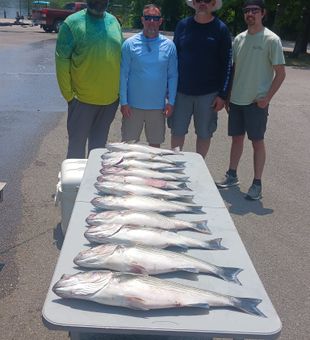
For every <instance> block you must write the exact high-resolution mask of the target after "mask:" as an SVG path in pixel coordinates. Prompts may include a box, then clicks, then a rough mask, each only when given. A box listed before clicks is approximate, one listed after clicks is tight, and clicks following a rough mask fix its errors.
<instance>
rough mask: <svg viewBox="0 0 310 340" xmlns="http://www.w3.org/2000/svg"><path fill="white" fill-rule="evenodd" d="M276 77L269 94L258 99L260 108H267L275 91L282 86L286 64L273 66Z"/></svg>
mask: <svg viewBox="0 0 310 340" xmlns="http://www.w3.org/2000/svg"><path fill="white" fill-rule="evenodd" d="M273 69H274V72H275V77H274V78H273V81H272V83H271V86H270V89H269V91H268V93H267V95H266V96H265V97H263V98H260V99H257V101H256V102H257V106H258V107H260V108H262V109H263V108H265V107H266V106H267V105H268V104H269V103H270V101H271V99H272V97H273V96H274V95H275V93H276V92H277V91H278V90H279V88H280V86H281V85H282V83H283V81H284V79H285V76H286V73H285V66H284V65H274V66H273Z"/></svg>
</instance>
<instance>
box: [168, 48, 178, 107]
mask: <svg viewBox="0 0 310 340" xmlns="http://www.w3.org/2000/svg"><path fill="white" fill-rule="evenodd" d="M177 86H178V58H177V51H176V47H175V44H174V43H172V44H171V50H170V56H169V62H168V103H169V104H171V105H174V102H175V97H176V94H177Z"/></svg>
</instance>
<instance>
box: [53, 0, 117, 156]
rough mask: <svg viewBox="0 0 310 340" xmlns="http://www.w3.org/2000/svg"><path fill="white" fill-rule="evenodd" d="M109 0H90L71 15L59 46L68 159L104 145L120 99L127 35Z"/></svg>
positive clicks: (57, 72)
mask: <svg viewBox="0 0 310 340" xmlns="http://www.w3.org/2000/svg"><path fill="white" fill-rule="evenodd" d="M107 6H108V0H87V9H85V10H82V11H80V12H77V13H74V14H72V15H70V16H69V17H67V19H66V20H65V21H64V23H63V25H62V26H61V29H60V31H59V34H58V39H57V44H56V56H55V57H56V74H57V80H58V84H59V87H60V91H61V93H62V95H63V97H64V98H65V99H66V101H67V102H68V119H67V129H68V137H69V144H68V153H67V158H85V147H86V142H87V141H88V153H89V152H90V151H91V150H92V149H94V148H100V147H101V148H102V147H104V146H105V144H106V141H107V137H108V133H109V129H110V125H111V123H112V121H113V119H114V117H115V113H116V110H117V107H118V98H119V79H120V59H121V45H122V41H123V39H122V33H121V28H120V25H119V23H118V21H117V19H116V18H115V17H114V16H113V15H111V14H109V13H107V12H106V8H107Z"/></svg>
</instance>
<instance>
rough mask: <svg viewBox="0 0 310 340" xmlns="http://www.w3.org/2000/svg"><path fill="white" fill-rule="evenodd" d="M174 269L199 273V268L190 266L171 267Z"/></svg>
mask: <svg viewBox="0 0 310 340" xmlns="http://www.w3.org/2000/svg"><path fill="white" fill-rule="evenodd" d="M173 270H174V271H179V270H182V271H183V272H188V273H195V274H198V273H199V269H197V268H191V267H186V268H173Z"/></svg>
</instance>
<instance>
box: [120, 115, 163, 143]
mask: <svg viewBox="0 0 310 340" xmlns="http://www.w3.org/2000/svg"><path fill="white" fill-rule="evenodd" d="M131 113H132V115H131V117H130V118H124V117H123V119H122V141H123V142H129V141H139V140H140V136H141V132H142V130H143V127H145V129H144V131H145V136H146V140H147V141H148V143H149V144H162V143H163V142H164V141H165V130H166V118H165V116H164V114H163V110H142V109H136V108H131Z"/></svg>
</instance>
